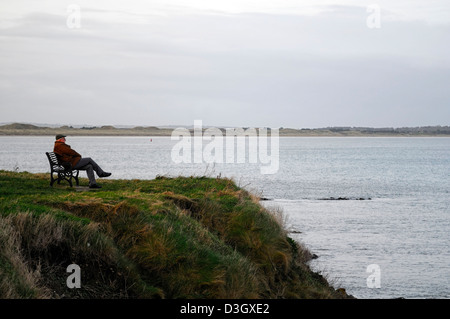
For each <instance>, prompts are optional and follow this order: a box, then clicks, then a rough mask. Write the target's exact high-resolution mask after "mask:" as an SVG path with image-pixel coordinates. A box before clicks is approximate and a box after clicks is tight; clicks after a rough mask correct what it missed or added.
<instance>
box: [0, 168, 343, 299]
mask: <svg viewBox="0 0 450 319" xmlns="http://www.w3.org/2000/svg"><path fill="white" fill-rule="evenodd" d="M81 184H82V185H83V184H84V185H86V184H87V180H86V179H81ZM102 184H103V188H102V189H101V190H96V191H82V192H80V191H77V190H76V189H75V188H70V187H68V186H67V185H64V184H61V185H55V186H54V187H50V186H49V176H48V174H30V173H27V172H23V173H16V172H9V171H0V298H108V299H110V298H211V299H212V298H343V297H347V296H346V295H342V294H341V293H339V292H337V291H336V290H335V289H333V288H332V287H331V286H330V285H329V284H328V282H327V281H326V280H325V279H324V278H323V277H322V276H321V275H319V274H316V273H314V272H312V271H311V270H310V269H309V267H308V266H307V261H308V258H309V256H310V253H309V252H308V251H307V250H305V249H304V248H303V247H302V246H301V245H300V244H299V243H297V242H295V241H294V240H292V239H291V238H289V237H288V235H287V232H286V231H285V230H284V229H283V227H282V225H281V224H280V222H279V220H278V218H277V216H276V214H274V213H272V212H270V211H268V210H266V209H265V208H263V207H262V206H261V205H260V204H259V202H258V199H257V198H256V197H255V196H253V195H252V194H250V193H249V192H247V191H246V190H244V189H241V188H239V187H237V186H236V184H235V183H234V182H233V181H232V180H229V179H223V178H222V179H221V178H209V177H177V178H166V177H158V178H156V179H154V180H104V181H103V182H102ZM70 264H77V265H79V266H80V268H81V271H82V276H81V288H80V289H70V288H68V287H67V285H66V279H67V277H68V275H69V273H67V272H66V268H67V266H68V265H70Z"/></svg>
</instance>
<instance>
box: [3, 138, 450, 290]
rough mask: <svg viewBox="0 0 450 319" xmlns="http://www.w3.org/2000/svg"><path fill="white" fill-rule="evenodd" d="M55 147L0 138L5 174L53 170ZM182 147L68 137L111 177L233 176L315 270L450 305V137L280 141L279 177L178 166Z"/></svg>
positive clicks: (359, 285) (158, 141)
mask: <svg viewBox="0 0 450 319" xmlns="http://www.w3.org/2000/svg"><path fill="white" fill-rule="evenodd" d="M53 142H54V138H53V137H47V136H45V137H44V136H36V137H28V136H26V137H25V136H4V137H0V169H4V170H16V171H29V172H49V166H48V162H47V158H46V156H45V152H46V151H52V149H53ZM175 143H176V141H172V140H171V139H170V137H68V138H67V144H69V145H71V146H72V148H73V149H75V150H77V151H78V152H79V153H81V154H82V155H83V156H85V157H92V158H93V159H94V160H96V161H97V163H98V164H100V165H101V166H102V167H103V169H104V170H106V171H111V172H112V173H113V175H112V178H123V179H133V178H145V179H152V178H155V177H156V176H158V175H165V176H178V175H184V176H191V175H194V176H195V175H207V176H214V177H216V176H223V177H230V178H233V179H234V181H235V182H236V183H237V184H238V185H239V186H241V187H244V188H246V189H248V190H250V191H252V192H254V193H256V194H257V195H259V196H261V197H264V198H266V199H269V200H267V201H262V202H261V203H262V204H263V205H264V206H266V207H268V208H270V209H273V210H281V211H282V212H283V215H284V220H285V227H286V228H287V229H288V230H289V231H290V234H289V235H290V236H291V237H292V238H294V239H295V240H297V241H299V242H300V243H302V244H303V245H304V246H306V247H307V248H308V249H309V250H310V251H311V252H312V253H314V254H315V255H317V256H318V258H316V259H314V260H312V261H311V263H310V265H311V267H312V268H313V269H314V270H315V271H318V272H320V273H321V274H323V275H324V276H326V278H327V279H328V280H329V281H330V282H331V283H332V284H333V285H334V286H335V287H336V288H338V287H342V288H345V289H346V291H347V292H348V293H349V294H352V295H354V296H355V297H357V298H399V297H403V298H449V297H450V248H449V247H450V236H449V230H450V208H449V203H450V194H449V191H450V138H446V137H424V138H421V137H395V138H394V137H386V138H380V137H345V138H341V137H280V141H279V169H278V171H277V172H276V173H275V174H268V175H264V174H261V172H260V163H249V162H248V161H247V162H245V163H217V164H207V163H179V164H177V163H175V162H174V161H173V159H172V157H171V150H172V148H173V146H174V144H175ZM81 174H82V175H83V174H84V173H83V172H82V173H81ZM100 183H101V180H100Z"/></svg>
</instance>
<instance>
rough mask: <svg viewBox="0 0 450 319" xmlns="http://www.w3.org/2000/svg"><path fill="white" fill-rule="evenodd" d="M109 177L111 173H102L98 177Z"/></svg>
mask: <svg viewBox="0 0 450 319" xmlns="http://www.w3.org/2000/svg"><path fill="white" fill-rule="evenodd" d="M108 176H111V173H107V172H103V173H102V174H101V175H100V176H99V177H108Z"/></svg>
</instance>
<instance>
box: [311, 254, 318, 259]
mask: <svg viewBox="0 0 450 319" xmlns="http://www.w3.org/2000/svg"><path fill="white" fill-rule="evenodd" d="M317 258H319V256H317V255H316V254H312V255H311V259H317Z"/></svg>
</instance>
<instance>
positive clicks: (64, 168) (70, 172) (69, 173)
mask: <svg viewBox="0 0 450 319" xmlns="http://www.w3.org/2000/svg"><path fill="white" fill-rule="evenodd" d="M45 154H46V155H47V158H48V162H49V164H50V186H53V183H54V182H55V181H56V182H57V183H58V184H60V183H61V181H63V180H64V181H68V182H69V185H70V187H73V184H72V178H73V179H75V182H76V184H77V186H79V185H80V182H79V181H78V174H79V173H80V172H79V171H78V170H76V169H72V165H71V164H70V163H63V162H61V161H60V160H59V158H58V155H57V154H55V153H54V152H46V153H45ZM53 174H57V175H58V177H56V178H55V177H54V176H53Z"/></svg>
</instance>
